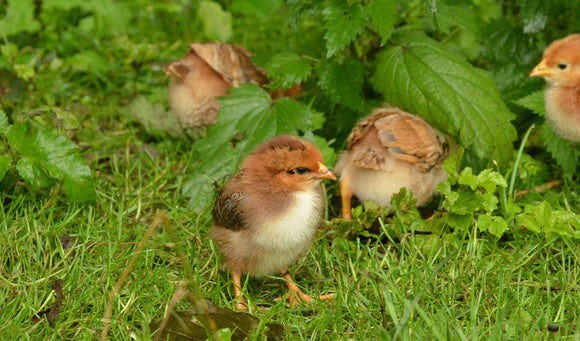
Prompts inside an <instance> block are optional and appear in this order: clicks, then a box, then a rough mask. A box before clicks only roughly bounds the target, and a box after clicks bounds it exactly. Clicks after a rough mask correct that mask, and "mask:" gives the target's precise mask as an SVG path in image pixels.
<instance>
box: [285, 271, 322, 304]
mask: <svg viewBox="0 0 580 341" xmlns="http://www.w3.org/2000/svg"><path fill="white" fill-rule="evenodd" d="M280 273H281V274H282V277H284V279H285V280H286V286H288V290H289V291H290V296H288V303H289V304H290V308H296V307H297V306H298V305H300V304H301V303H308V302H310V301H312V297H310V296H309V295H306V294H305V293H304V292H302V290H300V288H299V287H298V285H296V282H294V279H293V278H292V275H290V272H289V271H288V269H284V270H282V271H280ZM333 298H334V294H328V295H322V296H319V297H318V299H320V300H329V299H333Z"/></svg>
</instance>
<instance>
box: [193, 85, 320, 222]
mask: <svg viewBox="0 0 580 341" xmlns="http://www.w3.org/2000/svg"><path fill="white" fill-rule="evenodd" d="M230 92H231V96H227V97H222V98H220V100H219V101H220V105H221V109H220V112H219V115H218V122H217V123H216V124H215V125H213V126H210V127H209V128H208V130H207V137H206V138H205V139H203V140H198V141H197V142H196V143H195V144H194V145H193V153H194V158H195V160H197V162H196V164H195V167H194V172H193V174H192V176H191V178H190V179H189V180H187V181H186V183H185V184H184V190H183V191H184V194H185V195H186V196H187V197H189V198H190V201H189V205H190V206H191V207H192V208H193V209H194V210H196V211H199V210H201V209H202V208H203V207H205V205H206V204H207V203H208V199H210V198H211V197H212V196H213V192H214V191H213V189H212V185H211V184H212V182H214V181H218V180H220V179H222V178H223V177H224V176H226V175H227V174H230V173H232V172H233V171H234V169H235V167H236V165H237V164H238V163H239V162H240V161H241V160H242V157H243V156H244V155H246V154H247V153H249V152H250V151H252V150H253V149H254V148H255V147H256V146H257V145H258V144H260V143H262V142H264V141H266V140H268V139H270V138H272V137H274V136H277V135H281V134H291V135H297V134H299V133H300V132H302V133H307V132H311V131H312V130H314V129H316V128H317V125H316V122H320V119H319V118H318V119H315V118H316V117H319V116H318V115H319V114H317V113H315V112H314V111H312V110H311V109H310V108H309V107H307V106H305V105H304V104H301V103H298V102H296V101H294V100H292V99H289V98H281V99H279V100H277V101H276V102H275V103H274V104H272V102H271V99H270V95H269V94H268V93H267V92H266V91H264V90H263V89H261V88H259V87H258V86H256V85H253V84H243V85H240V87H239V88H233V89H231V90H230ZM311 136H312V135H311ZM234 145H235V147H234Z"/></svg>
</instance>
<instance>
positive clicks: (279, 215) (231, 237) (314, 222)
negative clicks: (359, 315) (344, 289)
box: [210, 135, 336, 309]
mask: <svg viewBox="0 0 580 341" xmlns="http://www.w3.org/2000/svg"><path fill="white" fill-rule="evenodd" d="M323 179H332V180H336V177H335V176H334V174H333V173H332V172H331V171H329V170H328V168H326V167H325V166H324V165H323V164H322V154H321V153H320V151H319V150H318V149H317V148H316V147H315V146H314V145H313V144H312V143H310V142H307V141H303V140H300V139H298V138H295V137H291V136H286V135H284V136H280V137H277V138H274V139H272V140H270V141H269V142H266V143H264V144H262V145H260V146H259V147H258V148H257V150H256V151H255V152H254V153H253V154H251V155H249V156H248V157H247V159H246V160H245V161H244V162H243V163H242V165H241V167H240V170H239V172H238V173H236V174H235V175H233V176H232V178H231V179H230V180H229V181H228V182H227V183H226V184H225V185H224V187H223V190H222V191H221V192H220V193H219V194H218V197H217V199H216V202H215V207H214V209H213V211H212V216H213V220H214V224H215V225H214V226H213V227H212V228H211V231H210V237H211V238H212V239H213V240H214V241H215V242H216V243H217V245H218V246H219V249H220V250H221V252H222V254H223V256H224V259H225V263H226V265H227V267H228V269H229V271H230V273H231V276H232V280H233V282H234V292H235V296H236V298H237V299H238V304H237V307H238V309H247V304H246V302H245V299H244V297H243V296H242V292H241V276H242V274H244V273H247V274H250V275H253V276H260V275H263V274H273V273H276V272H279V273H280V274H282V276H283V277H284V279H286V284H287V286H288V289H289V290H290V292H291V295H290V296H289V301H290V305H291V306H292V307H294V306H296V305H297V304H298V303H300V301H304V302H309V301H311V300H312V298H311V297H310V296H308V295H306V294H304V293H303V292H302V291H301V290H300V289H299V288H298V286H297V285H296V284H295V282H294V281H293V279H292V277H291V276H290V273H289V272H288V267H289V266H290V265H291V264H293V263H294V262H295V261H296V260H297V259H298V257H300V256H301V255H303V254H304V253H306V252H307V251H308V249H309V248H310V245H311V243H312V240H313V238H314V235H315V233H316V230H317V228H318V226H319V225H320V223H321V222H322V219H323V214H324V208H325V205H326V196H325V193H324V192H323V189H322V186H321V181H322V180H323ZM331 297H332V295H325V296H321V297H320V299H327V298H331Z"/></svg>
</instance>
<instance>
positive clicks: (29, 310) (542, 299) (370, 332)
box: [0, 4, 580, 340]
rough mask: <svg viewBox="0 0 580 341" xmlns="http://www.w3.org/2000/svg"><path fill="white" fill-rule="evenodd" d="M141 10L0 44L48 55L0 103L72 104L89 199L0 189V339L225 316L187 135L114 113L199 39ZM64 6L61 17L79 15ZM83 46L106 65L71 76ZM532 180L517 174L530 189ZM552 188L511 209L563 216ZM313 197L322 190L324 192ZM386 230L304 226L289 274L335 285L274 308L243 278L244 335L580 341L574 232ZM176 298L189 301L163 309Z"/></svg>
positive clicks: (573, 190)
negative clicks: (113, 33)
mask: <svg viewBox="0 0 580 341" xmlns="http://www.w3.org/2000/svg"><path fill="white" fill-rule="evenodd" d="M152 6H153V5H151V6H144V5H143V6H138V5H135V6H134V8H132V9H133V14H134V16H135V18H142V19H143V18H145V19H146V20H145V19H143V20H135V21H132V22H131V23H132V25H133V26H132V28H131V30H130V31H128V32H123V34H122V35H120V37H115V39H112V38H110V37H108V36H105V33H106V32H105V33H103V32H100V31H98V32H97V33H99V32H100V33H101V34H102V35H103V37H101V36H98V35H97V36H96V37H93V34H92V31H89V32H88V33H85V32H83V31H82V30H76V28H75V29H73V27H76V26H74V25H71V27H68V26H69V25H68V23H67V25H66V29H64V28H63V29H62V30H63V32H64V33H62V34H61V33H59V32H57V31H56V30H57V29H58V27H60V26H58V25H64V24H63V23H62V22H61V21H62V20H58V17H57V16H47V18H52V17H55V18H57V19H55V20H58V21H59V22H58V23H55V24H54V25H56V24H58V25H57V27H56V28H55V27H52V26H50V25H47V26H46V30H47V32H48V33H52V34H47V35H46V37H47V38H51V39H46V40H45V41H44V42H38V46H32V47H29V46H28V44H31V43H30V42H28V41H27V39H28V36H25V35H24V34H23V35H22V36H21V37H14V38H13V39H14V41H15V42H16V43H18V44H20V45H22V46H24V48H23V49H22V50H23V51H24V52H23V53H22V56H20V57H21V58H23V60H24V61H18V62H19V63H22V64H25V61H26V60H27V59H25V57H27V56H28V55H27V54H28V53H29V54H31V57H29V58H30V59H31V60H33V61H32V62H30V64H31V65H33V64H34V63H36V61H35V60H36V59H38V60H45V59H46V60H53V57H51V56H54V55H58V56H59V58H60V59H62V60H60V59H58V58H57V59H58V60H56V62H55V64H54V65H53V66H51V67H48V66H46V65H43V67H42V68H40V67H39V68H38V69H39V70H40V71H39V72H38V75H36V76H35V77H36V78H35V79H34V80H33V81H31V84H30V85H29V84H28V83H26V84H25V82H20V83H19V84H20V85H19V86H14V87H13V89H11V90H12V93H11V94H10V96H14V97H13V99H7V100H4V99H2V98H0V100H2V101H1V102H0V104H1V105H2V106H4V108H3V109H4V110H5V111H7V112H8V113H11V117H14V116H17V115H19V114H20V113H21V112H26V111H30V110H32V108H38V107H41V106H43V105H46V104H47V103H48V104H55V105H58V106H59V107H62V108H66V109H68V110H70V111H71V112H74V114H75V116H77V118H78V119H79V122H81V125H80V127H79V129H78V130H77V131H76V132H74V133H73V132H68V133H69V134H70V136H67V137H68V138H70V139H71V140H73V141H75V142H76V143H77V144H78V145H79V146H80V148H81V150H82V152H83V155H84V156H85V157H86V159H87V160H88V162H89V165H90V167H91V169H92V171H93V176H94V179H95V182H96V189H97V204H96V205H93V206H91V205H77V204H71V203H69V202H67V201H66V200H65V196H64V195H63V193H62V188H60V187H58V186H57V187H55V188H52V189H50V190H49V191H48V192H47V193H41V192H40V191H36V190H34V189H31V188H30V187H28V186H27V185H26V184H23V183H19V185H18V186H17V187H16V189H15V190H14V191H13V192H11V193H5V192H0V306H1V309H0V335H1V336H2V339H6V340H48V339H71V340H91V339H97V338H99V337H100V335H101V334H102V332H103V329H104V328H105V327H107V336H108V338H109V339H111V340H128V339H138V340H148V339H151V338H152V337H153V336H152V334H153V332H154V328H152V327H151V326H150V324H151V323H152V322H155V321H160V320H161V319H163V317H164V316H166V315H167V314H169V313H171V312H176V311H179V312H181V311H188V310H189V309H191V308H192V306H194V304H192V301H195V302H199V301H201V300H202V299H206V300H208V301H210V302H212V303H213V304H214V305H215V306H217V307H222V308H232V307H233V306H234V304H233V302H232V298H233V297H232V296H233V290H232V283H231V280H230V278H229V275H228V274H227V273H225V272H223V271H222V270H221V265H220V257H219V254H218V252H217V250H216V247H215V245H214V244H213V243H212V242H211V241H210V240H209V239H208V238H207V233H208V231H209V228H210V227H211V224H212V221H211V217H210V214H209V212H210V210H211V206H210V205H208V206H207V207H206V208H205V209H204V210H203V211H202V212H200V214H196V213H194V212H191V211H190V210H189V209H188V208H187V198H185V197H184V196H183V195H182V188H183V184H184V182H185V180H186V179H187V176H188V175H189V174H190V173H191V165H192V164H193V163H194V155H193V154H192V152H191V143H190V142H189V141H184V140H178V139H173V138H169V137H167V136H165V135H163V134H161V135H155V134H149V133H147V132H146V129H144V128H143V126H141V125H139V124H136V123H135V121H134V119H132V118H131V117H130V116H129V115H128V114H127V109H126V107H127V105H128V103H130V102H131V100H133V99H134V98H135V96H138V95H142V96H146V97H147V98H148V99H149V100H150V101H151V102H152V103H163V105H165V106H166V104H167V98H166V96H167V95H166V83H167V82H165V81H164V80H163V72H162V71H161V70H162V67H163V65H164V64H165V63H167V62H168V61H169V60H175V59H176V58H180V57H181V55H183V53H184V51H186V49H187V44H188V43H189V42H190V41H198V40H200V39H201V38H200V34H201V33H199V32H198V31H199V29H198V28H199V27H200V23H199V22H197V23H196V22H195V20H197V19H195V18H197V15H196V14H195V13H193V14H195V15H192V12H191V9H190V12H187V13H182V12H183V11H182V7H191V6H181V5H179V6H177V5H175V6H177V8H178V9H179V15H176V14H175V13H173V12H171V11H168V12H167V13H166V14H164V15H163V16H159V15H158V16H157V17H156V16H154V15H152V14H151V12H147V11H150V10H151V8H152ZM159 6H160V7H164V8H165V7H166V6H165V5H164V4H161V5H159ZM73 10H74V11H76V9H73ZM75 13H76V12H74V13H71V14H70V15H71V16H75V18H76V16H80V15H81V14H82V13H84V12H82V13H81V12H79V13H77V14H75ZM176 13H177V12H176ZM188 13H189V16H188ZM111 14H112V13H111ZM283 14H284V13H283ZM83 15H84V14H83ZM280 15H282V14H280ZM284 15H286V14H284ZM147 18H149V19H147ZM77 19H78V20H80V19H81V18H80V17H79V18H77ZM153 19H155V20H153ZM236 20H242V19H240V18H236ZM245 20H246V21H251V20H253V19H252V17H248V18H246V19H245ZM242 23H243V22H242ZM416 23H420V22H416ZM421 23H422V22H421ZM236 25H239V26H236V27H235V29H236V31H243V32H241V33H240V32H237V34H238V36H237V38H238V40H236V41H238V42H242V43H248V44H246V45H249V44H250V43H253V44H254V45H257V46H261V45H264V46H262V50H268V51H269V50H272V51H269V52H273V51H275V50H276V48H274V47H275V46H278V45H280V46H283V50H285V49H287V45H288V44H289V41H288V40H283V39H282V40H280V41H277V40H276V39H274V38H276V37H275V36H276V34H278V33H279V32H278V31H273V30H270V31H268V30H267V29H266V28H268V27H266V28H265V29H264V31H268V33H269V34H271V35H272V36H274V37H273V38H272V39H265V38H263V37H262V38H263V39H262V40H258V39H254V36H255V35H257V34H258V33H260V32H262V31H260V32H258V33H255V34H254V33H252V30H251V29H246V28H245V27H244V26H243V25H240V24H239V21H237V22H236ZM276 25H277V26H279V23H276ZM421 25H422V24H421ZM83 26H86V25H83ZM315 28H316V27H315ZM318 29H321V27H318ZM51 30H54V32H53V31H51ZM75 30H76V31H75ZM309 30H310V27H309ZM69 31H74V32H76V33H75V34H72V33H70V32H69ZM105 31H108V30H105ZM74 32H73V33H74ZM79 32H80V33H79ZM184 32H185V33H184ZM321 32H322V31H321ZM39 35H40V33H39ZM246 36H247V37H246ZM312 36H313V37H314V36H316V34H312ZM35 37H36V36H34V37H33V38H35ZM63 37H64V38H67V37H68V38H67V39H64V38H63ZM84 37H87V38H86V39H83V38H84ZM176 37H180V38H179V39H181V41H175V40H176V39H177V38H176ZM240 37H242V38H243V39H239V38H240ZM11 38H12V37H11ZM89 38H90V39H89ZM125 38H126V39H125ZM299 38H300V39H298V38H297V40H303V39H306V40H308V39H312V37H302V36H300V37H299ZM4 39H5V40H6V37H5V38H4ZM19 39H20V40H19ZM321 39H322V38H321ZM30 40H32V41H34V39H30ZM85 40H86V41H85ZM127 41H130V42H132V43H134V44H135V46H133V45H128V44H127ZM49 42H51V43H52V44H53V45H54V46H51V45H50V44H49ZM43 43H44V44H47V46H44V45H43ZM77 44H78V46H77ZM293 44H294V45H295V44H296V43H293ZM270 45H272V46H270ZM138 48H140V49H138ZM45 49H46V50H45ZM85 49H86V50H87V51H89V52H95V51H97V52H95V53H96V54H99V55H103V56H107V58H104V59H103V60H104V61H103V64H98V65H96V66H95V67H92V68H91V67H86V70H85V69H84V68H83V65H81V66H79V67H78V69H79V70H77V69H76V66H77V65H74V63H76V62H74V61H72V62H71V61H70V60H68V59H67V57H70V55H69V54H73V53H74V54H75V56H76V53H77V52H84V50H85ZM69 50H70V51H69ZM55 51H56V52H55ZM46 56H49V57H50V58H48V57H47V58H44V57H46ZM33 57H34V58H33ZM41 57H43V58H41ZM81 57H83V56H81ZM81 57H79V58H81ZM83 58H84V57H83ZM75 60H76V59H75ZM93 62H95V63H96V62H98V60H94V61H93ZM59 63H64V65H65V66H66V67H63V68H59V67H58V65H59ZM47 65H48V64H47ZM2 67H5V66H2ZM53 67H54V70H56V71H53ZM71 70H72V71H71ZM103 70H104V71H103ZM0 71H2V70H0ZM61 72H62V73H63V74H62V75H61V74H60V73H61ZM0 90H1V89H0ZM45 92H46V93H45ZM10 101H13V102H10ZM321 101H322V100H321ZM332 102H334V101H332ZM333 106H334V104H333ZM8 109H10V110H8ZM52 128H53V127H52V126H51V127H50V129H52ZM343 128H344V127H343ZM344 129H346V128H344ZM543 166H544V167H545V168H546V169H545V172H544V173H548V172H549V173H550V174H558V171H557V170H554V169H552V168H550V167H552V166H551V164H549V165H543ZM548 168H549V169H548ZM543 171H544V170H543ZM542 176H544V175H538V178H541V177H542ZM530 177H531V176H530ZM545 177H546V178H547V177H548V176H545ZM558 177H560V176H559V175H556V178H558ZM560 178H561V177H560ZM520 180H521V179H520ZM543 180H544V179H543V178H542V179H530V178H528V179H526V181H528V182H529V183H530V184H531V183H533V185H537V184H536V183H535V182H536V181H538V182H542V181H543ZM565 180H566V181H565V185H564V186H563V187H561V188H556V189H552V190H550V191H548V192H545V193H541V194H538V193H532V194H529V195H527V196H525V198H524V199H522V200H524V201H525V202H526V203H536V204H537V203H539V202H541V201H542V200H547V201H548V202H550V204H551V205H552V206H553V207H556V208H559V209H563V210H566V209H567V210H571V211H573V212H578V210H579V207H580V198H579V195H578V193H580V187H579V186H578V184H577V183H576V182H574V181H570V180H569V179H565ZM518 181H519V180H518ZM520 185H521V184H517V183H516V184H515V185H514V187H518V186H520ZM510 186H511V185H510ZM524 186H527V184H524ZM527 187H533V186H527ZM510 188H511V187H510ZM513 189H514V190H519V189H523V188H513ZM328 191H329V197H331V198H332V197H333V196H334V197H336V195H337V187H336V185H329V186H328ZM510 192H511V190H510ZM334 199H336V198H334ZM332 214H335V212H331V215H332ZM389 221H390V220H389ZM399 225H401V224H399ZM399 227H400V226H397V227H394V228H390V226H385V225H384V224H383V225H382V226H380V229H379V230H378V231H377V234H376V236H375V237H368V236H363V235H360V236H353V235H351V236H350V237H348V238H347V237H341V236H338V235H339V233H332V232H333V231H331V229H332V228H333V227H332V226H325V227H323V228H322V229H321V231H320V234H319V236H318V238H317V240H316V242H315V243H314V245H313V247H312V248H311V250H310V251H309V252H308V254H306V255H305V256H304V257H303V258H301V259H300V261H299V262H298V263H297V264H295V265H294V266H292V267H291V269H290V270H291V272H292V274H293V276H294V277H295V279H296V280H297V281H298V283H299V284H300V285H301V287H302V288H303V290H304V291H305V292H306V293H309V294H311V295H322V294H327V293H336V298H335V299H334V300H332V301H323V302H313V303H312V304H311V305H310V306H308V307H303V308H298V309H289V308H288V307H287V305H286V303H285V302H284V301H281V302H277V301H276V300H275V299H276V298H277V297H280V296H283V295H285V294H286V290H285V286H284V283H283V280H282V279H281V278H280V277H277V276H272V277H266V278H259V279H254V278H250V279H248V278H246V277H244V279H243V290H244V292H245V293H246V295H247V298H248V299H249V300H250V302H251V303H252V304H254V305H266V306H269V307H270V309H269V310H267V311H262V310H255V311H253V312H252V314H253V315H254V316H256V317H257V318H258V319H259V322H258V323H257V325H256V329H255V330H254V331H253V332H252V333H251V335H250V336H249V338H250V339H263V335H264V334H265V332H266V329H267V328H268V327H267V324H268V323H278V324H280V325H282V326H283V327H284V329H285V332H284V336H285V339H287V340H346V339H352V340H377V339H381V340H382V339H384V340H390V339H396V340H421V339H429V340H482V339H485V340H506V339H514V340H530V339H542V340H544V339H548V340H552V339H553V340H580V331H579V329H578V325H579V323H580V305H579V304H578V302H580V297H579V296H580V293H579V291H578V289H579V283H580V267H579V266H578V264H580V248H579V247H578V244H577V240H571V239H567V238H564V237H553V238H549V239H542V238H541V237H539V236H537V235H535V234H533V233H525V232H523V231H513V232H510V233H509V234H508V237H507V238H505V239H502V240H496V239H494V238H492V237H491V235H490V234H480V233H478V232H476V230H472V231H466V232H456V233H443V234H442V235H441V236H440V237H437V238H433V237H432V236H429V235H425V234H413V233H399V234H393V232H392V231H393V230H399ZM147 231H150V232H152V233H151V235H149V234H148V232H147ZM125 275H126V278H125ZM61 291H62V297H59V296H61ZM186 292H189V293H190V294H191V296H192V297H193V300H192V299H190V298H188V297H187V295H184V296H183V297H182V298H181V299H178V298H179V297H180V295H182V294H184V293H186ZM110 296H112V297H113V299H112V300H109V299H108V298H109V297H110ZM57 308H58V309H57ZM49 311H50V312H51V313H49ZM109 313H110V316H111V319H110V324H107V323H108V319H106V317H107V316H109V315H108V314H109ZM223 335H224V338H225V339H227V338H228V333H227V332H223Z"/></svg>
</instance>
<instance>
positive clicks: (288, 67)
mask: <svg viewBox="0 0 580 341" xmlns="http://www.w3.org/2000/svg"><path fill="white" fill-rule="evenodd" d="M266 69H267V70H268V77H270V78H271V79H274V82H273V86H274V87H280V88H283V89H289V88H290V87H292V85H294V84H300V83H302V82H304V81H305V80H307V79H308V77H309V76H310V74H311V73H312V66H311V65H310V62H309V61H308V60H306V59H304V58H302V57H300V56H299V55H297V54H295V53H291V52H284V53H279V54H277V55H275V56H274V57H273V58H272V60H270V63H268V65H267V67H266Z"/></svg>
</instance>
